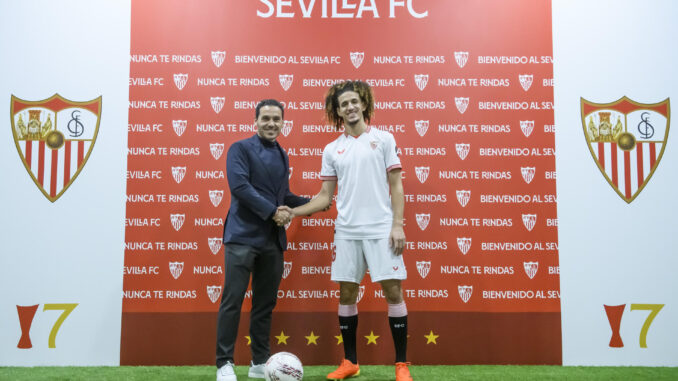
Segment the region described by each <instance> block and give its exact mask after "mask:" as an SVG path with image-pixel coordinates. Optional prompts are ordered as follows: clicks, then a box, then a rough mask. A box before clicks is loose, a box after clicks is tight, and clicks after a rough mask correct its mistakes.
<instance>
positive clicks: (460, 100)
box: [454, 97, 468, 114]
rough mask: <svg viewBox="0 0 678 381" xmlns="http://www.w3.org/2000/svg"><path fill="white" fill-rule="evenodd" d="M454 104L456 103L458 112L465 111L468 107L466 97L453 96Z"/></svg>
mask: <svg viewBox="0 0 678 381" xmlns="http://www.w3.org/2000/svg"><path fill="white" fill-rule="evenodd" d="M454 104H456V105H457V110H458V111H459V113H460V114H463V113H465V112H466V108H468V97H466V98H464V97H454Z"/></svg>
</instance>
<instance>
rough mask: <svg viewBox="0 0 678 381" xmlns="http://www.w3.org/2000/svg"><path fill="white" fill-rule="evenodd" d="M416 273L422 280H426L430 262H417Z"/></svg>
mask: <svg viewBox="0 0 678 381" xmlns="http://www.w3.org/2000/svg"><path fill="white" fill-rule="evenodd" d="M417 271H418V272H419V275H420V276H421V278H422V279H426V277H427V276H428V273H429V271H431V261H417Z"/></svg>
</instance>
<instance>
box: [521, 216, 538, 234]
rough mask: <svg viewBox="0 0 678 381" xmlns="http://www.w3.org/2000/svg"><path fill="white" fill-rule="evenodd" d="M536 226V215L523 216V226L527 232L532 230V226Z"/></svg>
mask: <svg viewBox="0 0 678 381" xmlns="http://www.w3.org/2000/svg"><path fill="white" fill-rule="evenodd" d="M536 224H537V215H536V214H523V225H525V229H527V230H528V231H532V229H534V225H536Z"/></svg>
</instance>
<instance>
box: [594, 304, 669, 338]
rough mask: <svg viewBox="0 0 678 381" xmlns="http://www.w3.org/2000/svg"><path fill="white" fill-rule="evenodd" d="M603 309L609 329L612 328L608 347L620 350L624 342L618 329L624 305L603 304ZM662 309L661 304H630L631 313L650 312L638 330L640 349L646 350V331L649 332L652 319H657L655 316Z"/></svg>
mask: <svg viewBox="0 0 678 381" xmlns="http://www.w3.org/2000/svg"><path fill="white" fill-rule="evenodd" d="M603 307H605V313H606V314H607V320H608V321H609V322H610V328H612V337H611V338H610V347H612V348H622V347H624V342H623V341H622V338H621V335H620V334H619V328H620V326H621V319H622V315H623V314H624V308H626V304H620V305H618V306H608V305H605V304H603ZM662 308H664V305H663V304H631V311H636V310H642V311H651V312H650V314H649V315H648V316H647V319H645V323H643V327H642V328H641V329H640V337H639V339H638V342H639V344H640V347H641V348H647V331H649V330H650V325H652V322H653V321H654V318H655V317H657V314H659V311H661V309H662Z"/></svg>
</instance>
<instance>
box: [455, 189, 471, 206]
mask: <svg viewBox="0 0 678 381" xmlns="http://www.w3.org/2000/svg"><path fill="white" fill-rule="evenodd" d="M470 199H471V191H470V190H457V201H459V205H461V207H462V208H463V207H465V206H466V204H468V202H469V200H470Z"/></svg>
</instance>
